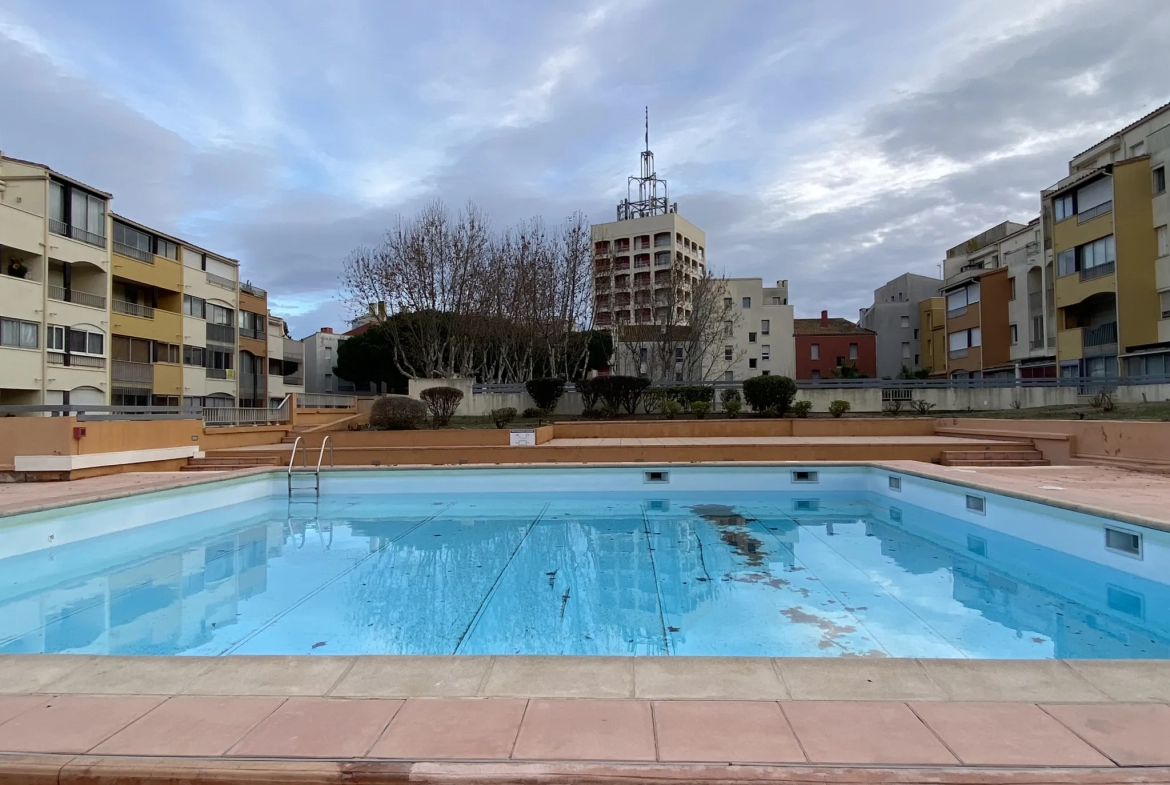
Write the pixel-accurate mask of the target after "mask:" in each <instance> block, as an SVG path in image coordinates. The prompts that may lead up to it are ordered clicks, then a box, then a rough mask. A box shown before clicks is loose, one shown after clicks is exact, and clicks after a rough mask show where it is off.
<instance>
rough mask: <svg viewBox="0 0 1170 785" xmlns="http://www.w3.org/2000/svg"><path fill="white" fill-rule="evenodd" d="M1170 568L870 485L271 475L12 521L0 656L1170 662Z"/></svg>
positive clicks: (1142, 534)
mask: <svg viewBox="0 0 1170 785" xmlns="http://www.w3.org/2000/svg"><path fill="white" fill-rule="evenodd" d="M1168 564H1170V533H1166V532H1163V531H1159V530H1154V529H1146V528H1142V527H1139V526H1134V525H1132V524H1128V523H1122V522H1116V521H1109V520H1105V519H1102V518H1097V517H1094V516H1089V515H1085V514H1082V513H1077V512H1072V511H1069V510H1064V509H1059V508H1056V507H1050V506H1044V505H1039V504H1036V503H1033V502H1029V501H1025V500H1021V499H1016V498H1011V497H1006V496H998V495H994V494H988V493H984V492H981V491H974V490H971V489H969V488H964V487H962V486H959V485H954V484H949V483H944V482H939V481H935V480H929V479H924V478H920V477H916V476H913V475H910V474H894V473H891V472H889V471H886V470H882V469H878V468H873V467H792V466H774V467H762V466H753V467H702V466H673V467H670V466H665V467H661V468H657V467H588V468H587V467H582V468H571V469H566V468H535V467H534V468H525V469H493V468H461V469H427V470H381V471H361V470H358V471H337V472H330V473H327V474H325V475H324V476H323V478H322V495H321V497H320V499H319V500H318V499H317V498H316V497H315V496H314V495H313V494H312V492H309V494H308V495H303V494H300V495H297V496H295V497H294V498H293V499H291V500H290V499H289V498H288V493H287V488H286V483H285V477H284V475H283V473H272V474H269V475H262V476H259V477H251V478H239V479H235V480H228V481H221V482H215V483H210V484H205V485H200V486H195V487H191V488H185V489H177V490H172V491H164V492H157V493H150V494H142V495H140V496H135V497H129V498H125V499H119V500H113V501H107V502H98V503H93V504H87V505H80V506H74V507H68V508H61V509H58V510H49V511H44V512H39V513H33V514H28V515H22V516H14V517H10V518H5V519H0V653H30V652H31V653H39V652H71V653H91V654H186V655H223V654H585V655H631V654H633V655H732V656H773V657H788V656H862V657H978V658H1050V657H1060V658H1168V657H1170V585H1168V583H1170V570H1168V569H1167V566H1168Z"/></svg>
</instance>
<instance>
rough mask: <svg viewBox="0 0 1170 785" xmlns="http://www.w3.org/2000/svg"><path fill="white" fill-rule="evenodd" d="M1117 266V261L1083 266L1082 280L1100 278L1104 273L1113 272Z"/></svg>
mask: <svg viewBox="0 0 1170 785" xmlns="http://www.w3.org/2000/svg"><path fill="white" fill-rule="evenodd" d="M1116 267H1117V262H1105V264H1098V265H1094V266H1093V267H1082V268H1081V280H1082V281H1091V280H1093V279H1094V278H1100V277H1101V276H1103V275H1109V274H1111V273H1112V272H1113V271H1114V269H1116Z"/></svg>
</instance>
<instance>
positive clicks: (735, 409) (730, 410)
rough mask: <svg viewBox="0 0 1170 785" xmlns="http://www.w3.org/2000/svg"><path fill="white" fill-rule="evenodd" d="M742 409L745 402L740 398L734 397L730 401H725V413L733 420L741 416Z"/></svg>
mask: <svg viewBox="0 0 1170 785" xmlns="http://www.w3.org/2000/svg"><path fill="white" fill-rule="evenodd" d="M742 410H743V403H741V402H740V400H739V399H738V398H732V399H731V400H730V401H724V402H723V413H724V414H726V415H727V416H728V417H730V418H731V419H733V420H734V419H735V418H736V417H738V416H739V413H740V411H742Z"/></svg>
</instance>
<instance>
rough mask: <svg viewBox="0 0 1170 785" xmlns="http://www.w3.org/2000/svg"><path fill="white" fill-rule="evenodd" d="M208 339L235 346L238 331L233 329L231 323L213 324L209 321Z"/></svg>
mask: <svg viewBox="0 0 1170 785" xmlns="http://www.w3.org/2000/svg"><path fill="white" fill-rule="evenodd" d="M207 340H209V341H213V342H215V343H226V344H228V345H229V346H235V345H236V331H235V330H234V329H232V326H231V325H230V324H211V323H210V322H209V323H208V324H207Z"/></svg>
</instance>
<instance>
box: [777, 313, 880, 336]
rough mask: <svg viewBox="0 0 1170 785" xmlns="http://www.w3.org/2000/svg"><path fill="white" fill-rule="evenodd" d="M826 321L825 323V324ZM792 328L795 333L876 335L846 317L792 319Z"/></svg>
mask: <svg viewBox="0 0 1170 785" xmlns="http://www.w3.org/2000/svg"><path fill="white" fill-rule="evenodd" d="M826 322H827V324H826ZM792 330H793V333H794V334H796V335H877V333H875V332H874V331H873V330H867V329H865V328H864V327H858V326H857V325H856V324H854V323H853V322H851V321H849V320H848V319H842V318H840V317H835V318H832V319H793V320H792Z"/></svg>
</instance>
